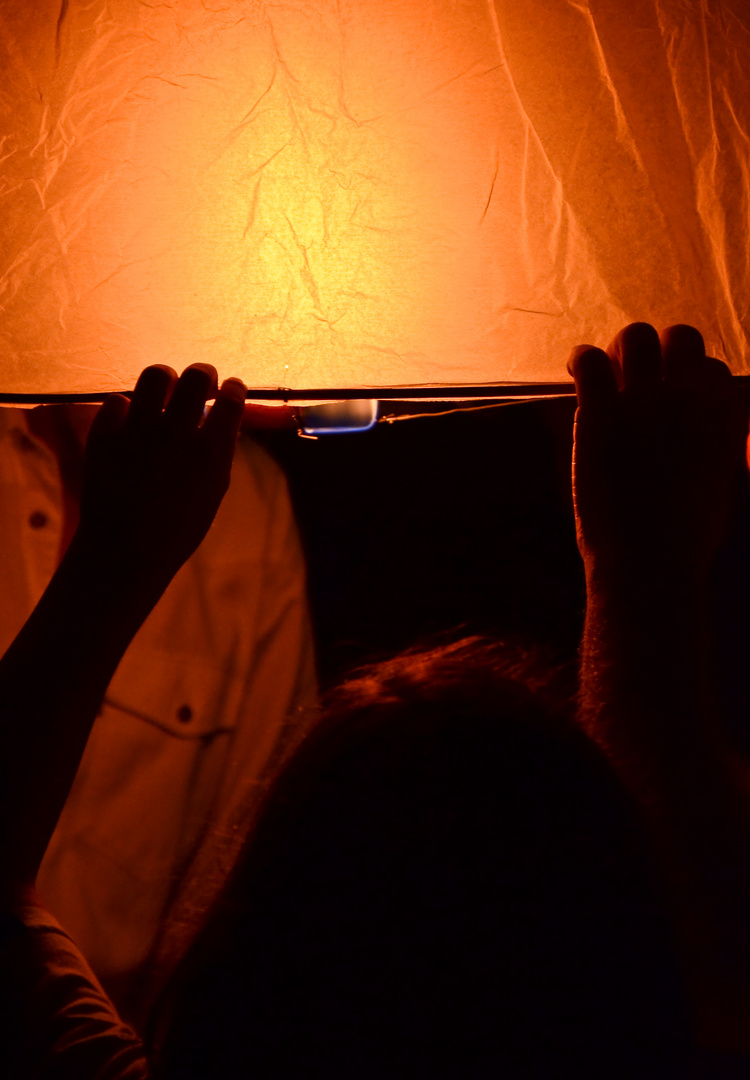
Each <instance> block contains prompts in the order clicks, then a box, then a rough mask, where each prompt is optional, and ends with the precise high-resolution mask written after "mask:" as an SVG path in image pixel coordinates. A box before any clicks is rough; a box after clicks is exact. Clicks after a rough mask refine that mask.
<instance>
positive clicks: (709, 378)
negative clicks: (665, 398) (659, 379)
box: [661, 325, 731, 386]
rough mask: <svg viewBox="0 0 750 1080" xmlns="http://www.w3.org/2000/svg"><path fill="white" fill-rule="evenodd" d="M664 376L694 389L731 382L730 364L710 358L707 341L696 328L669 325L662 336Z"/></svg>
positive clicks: (670, 380)
mask: <svg viewBox="0 0 750 1080" xmlns="http://www.w3.org/2000/svg"><path fill="white" fill-rule="evenodd" d="M661 347H662V356H663V358H664V377H665V378H666V379H667V380H669V382H673V383H679V384H682V385H687V386H693V385H701V386H707V385H708V386H718V385H720V384H721V383H727V384H728V383H729V382H730V381H731V373H730V371H729V368H728V367H727V366H726V364H724V363H722V361H721V360H716V359H715V358H714V357H713V356H706V347H705V345H704V343H703V338H702V336H701V334H700V333H699V332H698V330H696V329H695V327H694V326H685V325H678V326H668V327H667V329H666V330H664V331H662V335H661Z"/></svg>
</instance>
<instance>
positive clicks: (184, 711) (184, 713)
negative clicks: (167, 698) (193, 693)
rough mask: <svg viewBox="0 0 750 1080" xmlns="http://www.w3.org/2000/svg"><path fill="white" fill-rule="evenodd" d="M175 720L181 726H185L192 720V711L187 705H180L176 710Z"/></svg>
mask: <svg viewBox="0 0 750 1080" xmlns="http://www.w3.org/2000/svg"><path fill="white" fill-rule="evenodd" d="M177 719H178V720H179V721H180V723H181V724H187V723H189V722H190V721H191V720H192V719H193V710H192V709H191V708H190V706H189V705H180V707H179V709H178V710H177Z"/></svg>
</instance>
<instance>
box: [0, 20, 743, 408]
mask: <svg viewBox="0 0 750 1080" xmlns="http://www.w3.org/2000/svg"><path fill="white" fill-rule="evenodd" d="M674 7H675V10H674V11H671V9H670V10H669V11H668V10H667V9H666V8H667V6H666V5H664V4H663V3H661V2H659V0H638V2H637V3H633V4H629V5H623V4H622V3H621V0H602V2H600V3H597V5H596V8H595V14H591V13H589V12H588V11H587V10H586V4H585V3H584V4H581V3H574V2H572V0H570V2H569V0H495V2H494V3H492V0H490V2H487V0H459V2H454V0H297V2H296V3H294V4H289V5H271V4H266V3H263V2H261V0H232V2H229V3H228V2H226V0H221V2H220V0H173V2H172V3H164V4H155V5H146V4H143V3H137V2H136V0H87V2H84V0H70V2H69V4H68V5H67V8H66V9H61V8H60V5H59V3H57V2H56V0H55V2H53V0H34V3H33V4H25V3H21V2H20V0H17V2H14V3H11V4H4V5H3V7H2V11H0V68H1V69H2V70H3V72H4V80H5V83H6V86H7V90H6V91H4V96H3V99H2V103H1V104H0V109H1V110H2V120H1V121H0V122H1V123H2V132H1V133H2V136H3V163H2V167H1V171H0V208H2V214H1V215H0V220H2V221H3V222H4V243H3V252H2V256H0V258H1V259H2V270H1V271H0V305H2V308H1V310H2V324H3V325H2V328H0V335H2V337H1V338H0V340H1V341H2V353H3V361H2V368H1V369H0V390H2V391H17V392H24V391H26V392H29V391H39V392H43V391H50V390H60V391H69V392H73V391H85V390H99V389H113V388H118V387H120V388H122V387H128V386H132V385H133V382H134V379H135V375H136V373H137V372H138V371H139V370H140V369H141V368H142V367H143V365H144V364H145V363H148V362H152V361H156V360H158V361H161V362H166V363H171V364H172V365H174V366H175V367H176V368H177V369H178V370H181V369H182V368H183V367H184V366H185V365H186V364H187V363H190V362H194V361H197V360H202V361H208V362H211V363H214V364H216V365H217V367H218V368H219V371H220V374H223V375H227V374H230V373H232V374H239V375H241V376H242V377H243V378H244V379H245V380H246V381H247V382H249V383H250V384H251V385H255V386H279V385H283V386H290V387H295V386H321V387H325V386H338V385H353V386H356V385H372V386H378V385H399V384H408V383H414V382H416V383H430V382H435V383H448V384H450V383H454V382H455V383H461V382H484V381H495V380H502V379H507V380H517V381H539V380H548V379H565V378H566V377H567V376H566V373H565V359H566V354H567V351H568V349H569V348H570V346H571V345H573V344H574V343H576V342H579V341H585V340H596V341H597V342H601V341H602V340H603V339H604V338H606V336H607V335H608V334H610V333H613V332H614V330H615V329H617V328H618V327H619V326H620V325H622V323H623V322H627V321H629V320H631V319H635V318H641V319H650V320H651V321H653V322H655V323H656V324H657V325H664V324H666V323H669V322H676V321H689V322H692V323H695V324H697V325H699V326H701V327H702V328H703V329H704V331H705V333H706V336H707V338H708V341H709V344H710V346H711V347H712V348H713V349H714V350H716V351H718V352H719V353H720V354H721V355H724V356H725V357H726V358H727V359H729V360H730V361H731V362H732V364H733V366H734V367H735V369H736V370H745V369H746V368H747V367H748V346H747V339H748V320H749V318H750V317H749V316H748V310H747V304H746V302H745V299H744V298H745V297H747V296H748V295H750V262H749V257H748V254H747V245H746V242H745V237H746V231H747V220H748V203H749V200H748V187H749V185H748V178H749V177H750V167H749V166H750V156H749V154H748V145H749V143H748V139H747V132H748V131H750V104H749V103H750V75H749V74H748V73H749V72H750V33H749V32H748V14H747V10H746V8H745V7H743V5H742V3H741V2H740V0H733V2H728V0H722V2H719V0H714V2H712V3H710V4H708V8H709V9H711V11H709V12H708V14H707V13H706V10H703V9H704V8H705V5H688V6H687V7H685V5H674ZM677 8H679V10H677ZM61 10H63V11H64V15H63V16H61V15H60V12H61Z"/></svg>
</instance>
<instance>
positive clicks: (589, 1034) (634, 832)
mask: <svg viewBox="0 0 750 1080" xmlns="http://www.w3.org/2000/svg"><path fill="white" fill-rule="evenodd" d="M176 1002H177V1005H176V1011H175V1013H174V1017H173V1023H172V1028H171V1031H170V1033H169V1035H168V1037H167V1039H166V1042H165V1045H164V1048H163V1055H162V1060H161V1069H162V1075H164V1076H168V1077H170V1080H171V1078H175V1080H177V1078H180V1080H181V1078H183V1077H188V1076H190V1077H196V1076H203V1077H207V1076H211V1077H214V1076H216V1077H227V1078H229V1077H243V1078H244V1077H247V1078H253V1080H261V1078H263V1080H266V1078H268V1080H282V1078H285V1077H299V1078H300V1080H302V1078H303V1077H304V1078H306V1080H313V1078H318V1077H320V1078H323V1077H325V1078H326V1080H330V1078H339V1077H347V1078H348V1077H352V1078H357V1080H369V1078H373V1080H374V1078H376V1077H377V1078H383V1077H386V1076H387V1077H409V1078H419V1077H430V1078H431V1080H434V1078H439V1077H446V1078H447V1077H451V1078H457V1077H462V1078H463V1077H485V1076H486V1077H498V1076H504V1075H505V1076H512V1077H540V1078H541V1077H550V1078H551V1077H563V1076H568V1075H570V1076H571V1077H572V1076H575V1077H576V1078H578V1077H594V1076H596V1077H597V1078H599V1077H602V1076H607V1077H621V1076H622V1077H624V1076H628V1077H630V1076H632V1077H636V1076H637V1077H639V1080H640V1078H643V1077H657V1076H658V1077H659V1080H664V1078H665V1077H668V1076H673V1075H674V1076H677V1075H683V1072H682V1070H683V1069H684V1061H683V1060H682V1058H681V1056H680V1055H681V1052H682V1047H683V1043H684V1041H685V1019H684V1012H683V1002H682V996H681V990H680V984H679V980H678V978H677V975H676V973H675V969H674V965H673V963H672V959H671V954H670V952H669V947H668V944H667V939H666V933H665V930H664V926H663V920H662V917H661V913H660V909H659V905H658V902H657V899H656V895H655V892H654V890H653V888H652V886H651V881H650V874H649V867H648V857H647V853H646V851H645V848H644V845H643V842H642V839H641V833H640V829H639V823H638V819H637V816H636V814H635V812H634V810H633V808H632V807H631V805H630V803H629V801H628V799H627V797H626V796H625V794H624V792H623V791H622V790H621V788H620V786H619V784H618V783H617V781H616V779H615V778H614V776H613V774H612V773H611V771H610V769H609V767H608V765H607V763H606V761H605V760H604V759H603V757H602V756H601V754H600V753H599V751H598V750H597V749H596V748H595V747H594V746H593V745H592V744H591V743H590V742H589V741H588V740H587V739H586V737H585V736H584V735H583V734H582V733H581V732H580V731H578V730H577V729H576V728H575V726H574V725H573V724H572V723H571V721H570V719H569V718H568V716H567V714H566V713H565V712H564V711H562V712H561V711H560V710H558V709H556V708H554V707H552V706H551V705H550V704H549V702H546V701H545V696H544V685H543V681H542V680H539V679H538V677H536V676H535V675H533V674H531V673H530V668H529V665H528V663H527V661H526V660H525V659H523V658H519V657H518V656H517V655H516V654H510V655H509V654H508V652H507V650H505V649H504V648H503V647H502V646H498V645H496V644H491V643H487V642H483V641H478V640H476V639H470V640H467V641H463V642H459V643H457V644H454V645H452V646H447V647H443V648H440V649H436V650H432V651H429V652H419V653H409V654H406V655H404V656H400V657H398V658H396V659H395V660H391V661H388V662H387V663H384V664H381V665H379V666H377V667H375V668H373V669H370V670H368V671H366V672H362V673H360V675H359V676H357V677H356V678H354V679H352V680H350V681H349V682H347V683H346V684H344V685H343V686H342V687H341V688H340V689H339V690H337V691H336V692H335V693H334V694H333V695H331V696H330V697H329V700H328V701H327V703H326V708H325V711H324V714H323V716H322V718H321V720H320V722H319V724H318V725H317V726H316V727H315V728H314V729H313V730H312V731H311V733H310V734H309V735H308V736H307V738H306V739H305V740H304V741H303V743H302V744H301V745H300V746H299V748H298V749H297V751H296V752H295V754H294V755H293V756H292V758H291V759H290V761H289V762H288V763H287V765H286V766H285V768H284V769H283V770H282V772H281V774H280V775H279V777H278V778H277V780H276V782H275V783H274V784H273V785H272V787H271V789H270V791H269V793H268V796H267V798H266V800H265V804H264V806H263V808H262V811H261V813H260V816H259V818H258V821H257V824H256V827H255V829H254V831H253V834H252V836H251V838H250V840H249V842H248V844H247V847H246V850H245V853H244V856H243V858H242V860H241V862H240V865H239V866H238V869H237V872H236V874H235V876H234V879H233V881H232V883H231V887H230V888H229V889H228V890H227V893H226V895H225V897H224V899H223V901H222V903H221V904H220V905H219V907H218V908H217V910H216V911H215V913H214V915H213V917H212V919H211V922H210V924H209V927H208V928H207V932H206V934H205V935H204V938H203V942H202V944H200V945H199V946H198V947H197V949H196V950H195V952H194V954H193V957H192V958H191V960H190V961H189V962H188V964H187V965H186V968H185V972H184V982H183V989H182V992H181V993H180V994H179V995H178V997H177V999H176Z"/></svg>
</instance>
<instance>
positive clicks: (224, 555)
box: [0, 409, 316, 1012]
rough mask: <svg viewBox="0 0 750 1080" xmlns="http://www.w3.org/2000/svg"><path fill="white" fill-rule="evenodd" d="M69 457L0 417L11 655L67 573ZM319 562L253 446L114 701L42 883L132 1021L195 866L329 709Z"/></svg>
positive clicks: (17, 420) (134, 653) (2, 639)
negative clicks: (319, 635) (63, 474)
mask: <svg viewBox="0 0 750 1080" xmlns="http://www.w3.org/2000/svg"><path fill="white" fill-rule="evenodd" d="M62 524H63V521H62V492H61V486H60V479H59V471H58V468H57V462H56V459H55V457H54V455H53V454H52V452H51V451H50V450H49V449H48V447H47V446H46V445H45V444H44V443H42V442H40V441H39V440H38V439H36V438H34V436H33V435H32V434H31V433H30V431H29V429H28V425H27V423H26V415H25V413H24V412H23V411H22V410H16V409H0V591H1V593H2V596H3V598H4V603H3V605H2V612H0V648H1V649H2V650H3V651H4V650H5V649H6V648H7V647H8V645H9V644H10V642H11V641H12V640H13V637H14V636H15V634H16V633H17V632H18V630H19V629H20V627H21V626H22V624H23V622H24V621H25V619H26V618H27V616H28V614H29V613H30V611H31V610H32V607H33V605H34V604H35V603H36V601H37V600H38V599H39V597H40V595H41V593H42V591H43V589H44V588H45V586H46V584H47V582H48V581H49V578H50V577H51V575H52V573H53V572H54V569H55V566H56V563H57V558H58V551H59V544H60V536H61V530H62ZM315 690H316V688H315V676H314V666H313V646H312V637H311V632H310V625H309V617H308V609H307V602H306V588H305V574H304V562H303V556H302V552H301V548H300V544H299V538H298V534H297V529H296V525H295V522H294V518H293V514H292V510H291V505H290V502H289V496H288V492H287V487H286V481H285V478H284V476H283V474H282V472H281V470H280V469H279V467H278V466H277V465H276V464H275V463H274V462H273V461H272V459H271V458H270V457H269V456H268V455H267V454H266V453H265V451H263V450H262V449H261V448H260V447H259V446H257V445H256V444H255V443H253V442H252V441H251V440H249V439H246V438H242V439H241V440H240V444H239V446H238V451H237V454H236V456H235V461H234V465H233V470H232V480H231V484H230V487H229V491H228V493H227V495H226V497H225V499H224V502H223V503H222V505H221V507H220V509H219V512H218V514H217V517H216V521H215V523H214V525H213V527H212V528H211V530H210V532H209V534H208V536H207V537H206V539H205V540H204V542H203V544H202V545H201V547H200V548H199V549H198V551H197V552H196V553H195V555H193V556H192V557H191V559H190V560H189V561H188V562H187V563H186V564H185V566H184V567H183V568H182V569H181V570H180V572H179V573H178V574H177V576H176V578H175V579H174V581H173V582H172V584H171V585H170V586H169V588H168V590H167V592H166V593H165V595H164V597H163V598H162V600H161V601H160V602H159V604H158V605H157V607H156V608H155V610H154V611H153V612H152V614H151V615H150V616H149V618H148V619H147V621H146V622H145V624H144V625H143V627H142V628H141V630H140V631H139V633H138V634H137V636H136V638H135V639H134V641H133V643H132V645H131V647H130V648H129V649H128V651H127V653H126V655H125V657H124V658H123V661H122V663H121V664H120V666H119V668H118V669H117V672H116V673H115V676H114V678H113V680H112V682H111V684H110V686H109V688H108V690H107V694H106V697H105V700H104V703H103V706H102V710H101V713H100V715H99V717H98V719H97V721H96V723H95V725H94V728H93V731H92V733H91V737H90V739H89V743H88V746H87V748H86V752H85V755H84V758H83V761H82V763H81V767H80V769H79V772H78V775H77V777H76V781H75V784H74V787H73V790H72V792H71V794H70V797H69V799H68V802H67V804H66V806H65V810H64V812H63V814H62V817H61V819H60V822H59V825H58V828H57V830H56V832H55V834H54V836H53V838H52V841H51V843H50V846H49V848H48V850H47V853H46V856H45V859H44V862H43V865H42V870H41V874H40V877H39V880H38V887H39V892H40V894H41V896H42V897H43V899H44V902H45V904H46V905H48V906H49V908H50V910H52V911H53V912H54V914H55V915H56V916H57V918H58V919H59V920H60V922H61V923H62V924H63V926H65V928H66V930H68V931H69V932H70V933H71V935H72V936H73V938H74V939H75V940H76V942H77V943H78V945H79V946H80V947H81V949H82V951H83V953H84V955H85V956H86V958H87V959H88V961H89V962H90V963H91V965H92V967H93V969H94V971H95V972H96V973H97V975H98V976H99V978H100V979H101V980H102V981H103V983H104V985H105V986H106V987H107V989H108V990H109V992H110V993H112V995H113V996H114V998H115V1000H116V1001H117V1002H119V1003H120V1004H121V1006H123V1007H124V1008H125V1010H126V1012H127V1011H130V1009H129V1004H128V1002H129V1000H130V999H132V998H133V996H134V995H136V996H137V995H138V993H140V990H139V986H138V981H139V972H142V970H143V969H144V965H146V964H147V961H148V958H149V956H150V955H152V953H153V952H154V950H156V951H158V950H159V947H160V938H161V936H162V934H163V931H164V927H165V925H166V916H167V913H168V912H169V911H170V910H174V908H175V906H177V907H179V905H180V904H181V903H182V904H184V902H185V901H184V897H182V896H181V894H180V886H181V884H183V883H184V881H185V880H186V876H187V874H188V871H189V870H190V868H191V867H193V866H194V865H195V864H196V863H197V864H198V865H199V866H210V864H211V854H212V848H213V847H214V846H216V844H217V838H221V837H222V836H224V835H226V834H227V833H228V832H229V831H231V830H232V829H233V828H236V821H237V818H238V814H239V811H240V808H241V807H242V806H243V804H247V803H248V801H249V802H252V798H253V794H254V792H257V790H258V785H259V782H260V780H261V779H262V777H263V776H264V774H265V773H266V772H267V770H268V769H269V767H270V766H271V765H272V764H273V761H274V760H275V758H277V757H278V755H279V753H280V750H281V748H282V746H283V744H284V742H285V740H286V738H287V736H288V735H289V733H290V725H291V726H292V727H294V725H298V724H301V723H302V709H303V707H305V706H308V705H310V704H312V702H313V700H314V697H315Z"/></svg>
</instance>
